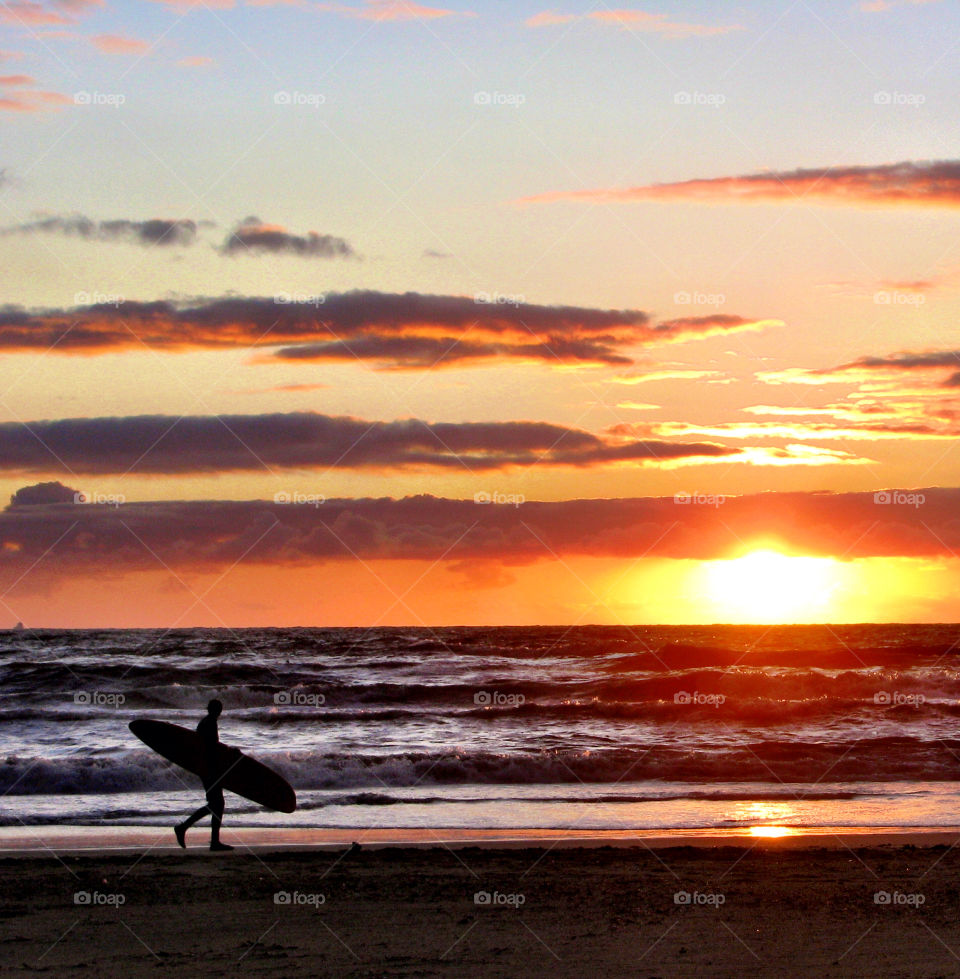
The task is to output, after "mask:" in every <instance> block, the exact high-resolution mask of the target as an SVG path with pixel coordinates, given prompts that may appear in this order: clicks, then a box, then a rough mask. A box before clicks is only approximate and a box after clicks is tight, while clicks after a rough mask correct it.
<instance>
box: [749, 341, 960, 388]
mask: <svg viewBox="0 0 960 979" xmlns="http://www.w3.org/2000/svg"><path fill="white" fill-rule="evenodd" d="M958 369H960V350H923V351H902V352H900V353H893V354H884V355H882V356H875V355H872V356H864V357H858V358H857V359H856V360H851V361H848V362H847V363H845V364H839V365H838V366H836V367H819V368H798V367H791V368H788V369H786V370H782V371H761V372H759V373H758V374H757V377H758V378H759V379H760V380H762V381H766V382H767V383H768V384H828V383H842V384H851V383H861V382H864V381H870V380H873V379H875V378H877V377H880V378H883V379H889V380H896V379H897V378H899V377H902V376H904V375H906V374H910V373H914V372H918V371H936V370H939V371H950V372H953V371H956V370H958ZM948 382H949V378H948V379H945V380H944V381H942V382H941V383H944V384H947V386H953V385H951V384H949V383H948Z"/></svg>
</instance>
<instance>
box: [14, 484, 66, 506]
mask: <svg viewBox="0 0 960 979" xmlns="http://www.w3.org/2000/svg"><path fill="white" fill-rule="evenodd" d="M76 501H77V493H76V491H75V490H72V489H70V488H69V487H68V486H64V485H63V483H59V482H53V483H35V484H34V485H33V486H23V487H21V488H20V489H18V490H17V491H16V493H14V494H13V496H11V497H10V506H12V507H16V506H39V505H42V504H44V503H75V502H76Z"/></svg>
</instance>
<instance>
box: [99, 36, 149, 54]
mask: <svg viewBox="0 0 960 979" xmlns="http://www.w3.org/2000/svg"><path fill="white" fill-rule="evenodd" d="M90 43H91V44H92V45H93V46H94V47H95V48H97V49H98V50H100V51H102V52H103V53H104V54H144V53H146V52H147V51H149V50H150V48H151V47H152V45H151V44H150V42H149V41H141V40H139V39H138V38H135V37H124V36H123V35H122V34H95V35H94V36H93V37H91V38H90Z"/></svg>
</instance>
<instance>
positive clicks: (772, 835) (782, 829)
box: [750, 826, 794, 840]
mask: <svg viewBox="0 0 960 979" xmlns="http://www.w3.org/2000/svg"><path fill="white" fill-rule="evenodd" d="M750 835H751V836H756V837H760V838H762V839H768V840H779V839H782V838H783V837H784V836H793V835H794V831H793V830H792V829H791V828H790V827H789V826H751V827H750Z"/></svg>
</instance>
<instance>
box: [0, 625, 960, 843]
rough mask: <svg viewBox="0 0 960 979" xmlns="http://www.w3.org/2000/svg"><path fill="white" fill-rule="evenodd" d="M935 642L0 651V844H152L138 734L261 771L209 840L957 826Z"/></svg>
mask: <svg viewBox="0 0 960 979" xmlns="http://www.w3.org/2000/svg"><path fill="white" fill-rule="evenodd" d="M958 647H960V625H844V626H777V627H769V626H698V627H689V626H674V627H646V626H644V627H634V628H620V627H599V626H598V627H576V628H568V627H542V628H438V629H427V628H423V629H412V628H410V629H408V628H389V629H388V628H378V629H370V630H361V629H306V628H303V629H243V630H227V629H192V630H178V631H172V632H168V631H149V630H122V631H118V630H112V631H111V630H103V631H37V632H7V633H2V634H0V749H2V754H0V759H2V760H0V793H2V795H0V825H4V826H23V825H27V826H31V825H51V824H54V825H57V824H62V825H84V826H108V827H109V826H135V825H164V824H170V825H172V824H173V823H174V822H176V821H178V820H179V819H180V818H182V817H183V815H184V814H186V813H188V812H190V811H192V810H193V809H194V808H196V807H197V806H198V805H200V804H202V798H203V797H202V792H201V790H200V786H199V780H198V779H196V778H195V777H193V776H191V775H189V774H187V773H185V772H183V771H181V770H179V769H176V768H174V767H173V766H172V765H170V764H169V763H167V762H165V761H164V760H162V759H161V758H160V757H158V756H157V755H155V754H153V753H152V752H151V751H150V750H148V749H147V748H145V746H143V745H142V744H141V743H140V742H138V741H137V739H136V738H135V737H134V736H133V735H132V734H131V733H130V732H129V730H128V729H127V723H128V721H130V720H132V719H134V718H138V717H149V718H156V719H159V720H167V721H172V722H174V723H179V724H185V725H189V726H190V727H193V726H194V725H195V724H196V723H197V721H198V720H199V719H200V717H201V716H202V715H203V713H204V712H205V709H206V703H207V701H208V700H209V699H210V698H211V697H219V698H220V699H221V700H222V701H223V703H224V713H223V716H222V717H221V719H220V736H221V739H222V740H223V741H224V742H225V743H227V744H232V745H236V746H238V747H241V748H243V749H245V750H247V751H249V752H250V753H251V754H253V755H254V756H256V757H257V758H259V759H260V760H262V761H264V762H266V763H267V764H269V765H271V766H273V767H275V768H276V769H278V770H279V771H280V772H282V773H283V774H284V775H285V776H286V777H287V778H288V779H289V781H290V782H291V783H292V784H293V786H294V787H295V789H296V790H297V794H298V798H299V807H298V810H297V812H295V813H294V814H292V815H282V814H278V813H271V812H266V811H263V810H260V809H259V808H258V807H256V806H254V805H252V804H250V803H247V802H246V801H245V800H243V799H241V798H239V797H236V796H231V795H229V794H228V797H227V815H226V825H227V827H228V828H229V827H230V826H253V827H258V826H259V827H268V826H270V827H274V826H282V827H311V828H346V829H351V828H356V829H358V830H360V829H364V828H401V827H402V828H414V827H425V828H431V827H432V828H463V829H469V828H488V829H490V828H493V829H496V828H528V829H533V828H542V829H546V828H556V829H561V828H562V829H580V830H583V831H589V830H606V829H616V830H632V829H637V830H645V829H646V830H664V829H696V830H709V829H716V830H728V829H742V828H750V829H754V828H758V827H761V828H762V827H771V826H776V827H796V828H806V829H811V828H815V827H821V826H825V827H840V826H849V827H861V826H876V827H901V826H918V827H947V826H951V827H952V826H956V825H960V728H958V724H960V659H958V652H957V650H958Z"/></svg>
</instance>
